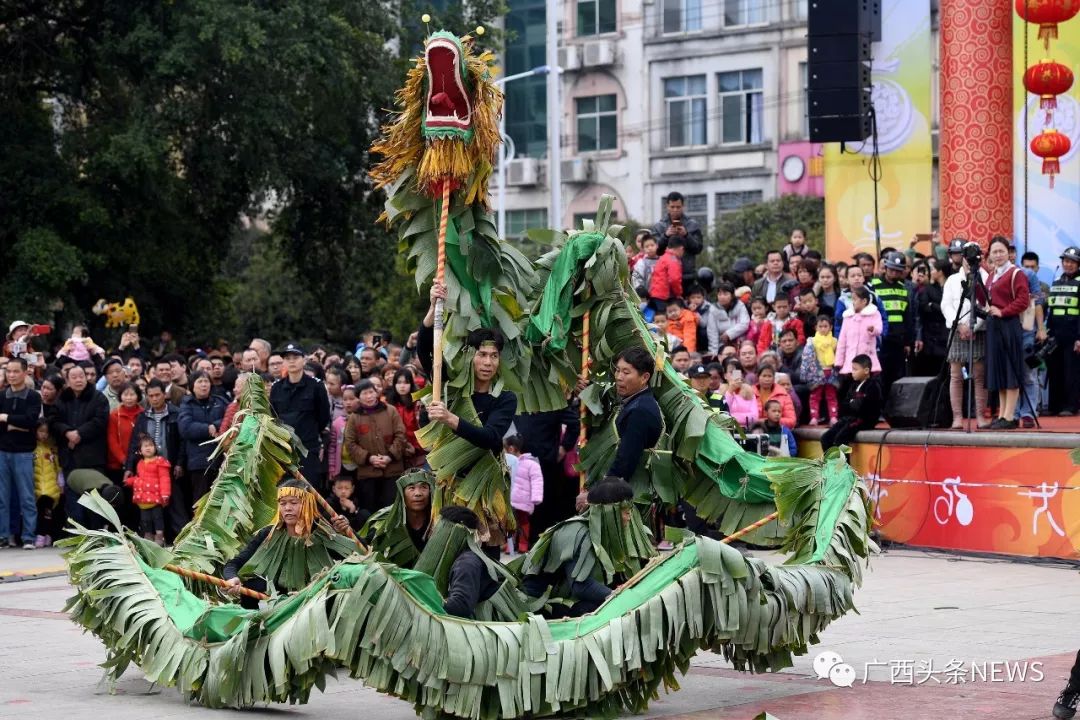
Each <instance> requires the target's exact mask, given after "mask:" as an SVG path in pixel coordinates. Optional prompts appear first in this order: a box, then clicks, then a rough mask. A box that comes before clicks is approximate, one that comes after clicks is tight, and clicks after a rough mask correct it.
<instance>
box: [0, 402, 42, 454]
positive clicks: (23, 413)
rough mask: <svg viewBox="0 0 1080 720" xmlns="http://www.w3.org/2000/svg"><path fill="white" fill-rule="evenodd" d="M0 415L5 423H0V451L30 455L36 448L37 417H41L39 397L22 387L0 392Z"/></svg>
mask: <svg viewBox="0 0 1080 720" xmlns="http://www.w3.org/2000/svg"><path fill="white" fill-rule="evenodd" d="M0 414H6V415H7V421H6V422H3V423H0V451H2V452H9V453H32V452H34V447H36V446H37V425H38V417H39V416H40V415H41V396H40V395H38V393H37V391H36V390H32V389H30V388H29V387H23V389H22V390H20V391H19V392H15V391H14V390H12V389H11V388H6V389H4V390H0Z"/></svg>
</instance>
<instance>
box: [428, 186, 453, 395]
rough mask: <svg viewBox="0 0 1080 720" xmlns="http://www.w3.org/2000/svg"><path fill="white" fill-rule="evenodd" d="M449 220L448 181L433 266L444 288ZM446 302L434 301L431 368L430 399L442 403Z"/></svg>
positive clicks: (437, 279)
mask: <svg viewBox="0 0 1080 720" xmlns="http://www.w3.org/2000/svg"><path fill="white" fill-rule="evenodd" d="M449 218H450V179H449V178H446V179H444V180H443V183H442V208H441V212H440V216H439V260H438V264H437V265H436V266H435V281H436V282H437V283H439V284H440V285H442V286H443V287H444V288H445V287H446V224H447V222H448V220H449ZM445 309H446V302H445V301H444V300H443V299H442V298H439V299H438V300H436V301H435V353H434V356H433V357H432V368H431V371H432V372H431V375H432V378H431V399H432V400H433V401H434V402H442V383H443V372H442V371H443V313H444V311H445Z"/></svg>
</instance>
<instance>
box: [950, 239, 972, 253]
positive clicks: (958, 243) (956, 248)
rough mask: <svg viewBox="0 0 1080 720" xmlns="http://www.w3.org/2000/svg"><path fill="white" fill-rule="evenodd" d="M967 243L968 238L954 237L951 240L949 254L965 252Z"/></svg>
mask: <svg viewBox="0 0 1080 720" xmlns="http://www.w3.org/2000/svg"><path fill="white" fill-rule="evenodd" d="M966 243H967V240H964V238H962V237H954V238H953V239H952V240H950V241H949V250H948V253H949V255H959V254H961V253H962V252H964V245H965V244H966Z"/></svg>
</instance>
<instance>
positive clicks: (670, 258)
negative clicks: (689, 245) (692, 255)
mask: <svg viewBox="0 0 1080 720" xmlns="http://www.w3.org/2000/svg"><path fill="white" fill-rule="evenodd" d="M685 252H686V245H685V243H684V241H683V239H682V238H681V237H679V236H678V235H675V236H674V237H672V238H671V239H670V240H668V246H667V250H666V251H665V252H664V254H663V255H661V256H660V259H659V260H657V261H656V265H655V267H653V273H652V277H651V278H650V279H649V304H650V305H652V306H653V308H654V309H655V310H656V311H657V312H658V313H659V312H663V311H664V309H665V308H666V307H667V304H668V301H670V300H671V299H673V298H680V297H682V294H683V287H682V256H683V254H684V253H685Z"/></svg>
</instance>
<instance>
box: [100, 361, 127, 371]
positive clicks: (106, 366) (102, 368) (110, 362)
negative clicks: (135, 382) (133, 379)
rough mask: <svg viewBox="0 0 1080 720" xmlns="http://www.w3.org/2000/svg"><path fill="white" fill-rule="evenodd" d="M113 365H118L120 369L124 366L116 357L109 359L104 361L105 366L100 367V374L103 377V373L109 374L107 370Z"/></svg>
mask: <svg viewBox="0 0 1080 720" xmlns="http://www.w3.org/2000/svg"><path fill="white" fill-rule="evenodd" d="M113 365H120V366H121V367H122V366H123V365H124V361H123V360H121V359H120V358H118V357H111V358H109V359H108V360H106V361H105V364H104V365H102V366H101V374H102V375H104V374H105V373H107V372H109V368H111V367H112V366H113Z"/></svg>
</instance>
